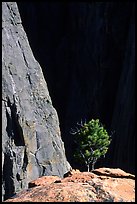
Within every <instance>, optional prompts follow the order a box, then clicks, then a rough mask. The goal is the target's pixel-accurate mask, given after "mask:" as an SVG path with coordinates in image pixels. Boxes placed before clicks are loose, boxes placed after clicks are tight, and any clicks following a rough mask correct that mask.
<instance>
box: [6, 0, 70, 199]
mask: <svg viewBox="0 0 137 204" xmlns="http://www.w3.org/2000/svg"><path fill="white" fill-rule="evenodd" d="M2 170H3V171H2V174H3V189H2V191H3V199H7V198H9V197H10V196H12V195H13V194H14V193H16V192H19V191H20V190H21V189H24V188H27V187H28V182H30V181H31V180H34V179H36V178H38V177H40V176H43V175H58V176H60V177H63V175H64V173H66V172H68V171H69V170H70V165H69V163H68V162H67V159H66V156H65V149H64V143H63V141H62V139H61V134H60V128H59V120H58V116H57V112H56V110H55V109H54V107H53V105H52V101H51V98H50V96H49V92H48V88H47V84H46V81H45V79H44V76H43V73H42V69H41V67H40V65H39V63H38V62H37V61H36V60H35V58H34V56H33V53H32V51H31V48H30V46H29V42H28V39H27V36H26V33H25V32H24V29H23V27H22V23H21V19H20V15H19V12H18V8H17V5H16V3H15V2H3V3H2Z"/></svg>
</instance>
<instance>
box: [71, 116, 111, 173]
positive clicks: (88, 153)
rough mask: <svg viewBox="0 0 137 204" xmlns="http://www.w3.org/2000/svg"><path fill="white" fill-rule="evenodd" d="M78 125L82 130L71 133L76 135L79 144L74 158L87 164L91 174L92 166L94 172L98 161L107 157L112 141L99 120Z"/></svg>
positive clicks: (78, 129) (77, 129)
mask: <svg viewBox="0 0 137 204" xmlns="http://www.w3.org/2000/svg"><path fill="white" fill-rule="evenodd" d="M78 125H80V128H76V130H75V131H74V130H72V132H71V133H72V134H74V135H75V140H74V141H75V142H76V144H77V148H76V151H75V154H74V157H75V158H76V159H77V160H79V161H81V162H82V163H85V165H86V166H87V169H88V172H89V171H90V165H91V168H92V170H94V165H95V163H96V161H97V160H98V159H99V158H100V157H101V156H105V154H106V153H107V151H108V146H109V145H110V142H111V139H110V136H109V135H108V133H107V131H106V130H105V128H104V127H103V125H102V124H101V123H100V122H99V119H96V120H94V119H92V120H91V121H89V122H88V123H86V122H85V123H84V124H82V123H81V124H78Z"/></svg>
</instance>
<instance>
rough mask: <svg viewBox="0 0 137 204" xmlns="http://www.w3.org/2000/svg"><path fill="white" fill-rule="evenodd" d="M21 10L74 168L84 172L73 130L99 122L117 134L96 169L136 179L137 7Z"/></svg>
mask: <svg viewBox="0 0 137 204" xmlns="http://www.w3.org/2000/svg"><path fill="white" fill-rule="evenodd" d="M18 5H19V10H20V13H21V16H22V20H23V24H24V27H25V30H26V32H27V34H28V37H29V41H30V43H31V45H32V49H33V51H34V53H35V56H37V59H38V60H39V62H40V63H41V65H42V68H43V73H45V78H46V81H47V83H48V87H49V90H50V94H51V98H52V102H53V104H54V106H55V107H56V109H57V112H58V115H59V118H60V123H61V132H62V138H63V140H64V143H65V150H66V154H67V158H68V160H69V161H70V163H71V164H72V166H73V168H79V167H80V166H78V165H79V164H76V161H74V160H73V150H74V148H75V144H74V142H73V136H72V135H71V134H69V131H70V129H71V128H73V127H75V125H76V123H77V122H79V121H80V120H81V119H83V120H85V119H86V120H89V119H92V118H99V119H100V121H101V122H102V123H103V124H104V125H105V126H106V128H107V130H108V131H109V132H110V134H111V131H112V132H114V134H113V135H112V143H111V146H110V150H109V152H108V154H107V155H106V159H105V160H102V161H101V160H100V162H98V163H97V164H96V165H99V166H102V164H103V165H104V164H105V166H109V167H112V166H113V167H118V168H119V167H120V168H122V169H124V170H125V171H128V172H132V173H135V77H134V76H135V57H134V55H135V4H134V2H132V1H131V2H130V1H129V2H64V3H63V2H40V3H39V4H37V3H34V2H26V3H25V2H19V3H18ZM45 58H46V60H45ZM68 144H69V145H68ZM70 149H71V151H70ZM81 168H83V166H82V167H81Z"/></svg>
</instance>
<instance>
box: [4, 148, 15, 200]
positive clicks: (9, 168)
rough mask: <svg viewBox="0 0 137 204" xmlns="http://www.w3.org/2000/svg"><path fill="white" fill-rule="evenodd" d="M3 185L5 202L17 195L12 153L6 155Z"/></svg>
mask: <svg viewBox="0 0 137 204" xmlns="http://www.w3.org/2000/svg"><path fill="white" fill-rule="evenodd" d="M3 185H4V191H5V194H4V200H6V199H7V198H9V197H10V196H12V195H13V194H14V193H15V187H14V179H13V160H12V157H11V153H10V151H8V152H6V153H4V165H3Z"/></svg>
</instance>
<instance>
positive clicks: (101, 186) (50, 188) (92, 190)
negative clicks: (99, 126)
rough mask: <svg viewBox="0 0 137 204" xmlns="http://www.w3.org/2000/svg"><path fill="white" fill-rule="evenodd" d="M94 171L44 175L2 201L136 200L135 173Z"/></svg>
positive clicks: (106, 169)
mask: <svg viewBox="0 0 137 204" xmlns="http://www.w3.org/2000/svg"><path fill="white" fill-rule="evenodd" d="M93 172H94V173H93ZM93 172H80V171H78V170H77V171H75V170H72V171H71V172H70V173H68V175H69V176H68V177H65V178H63V179H61V178H59V177H58V176H43V177H41V178H39V179H37V180H35V181H32V182H30V184H29V186H30V187H31V188H29V189H28V190H24V191H22V192H20V193H18V194H17V195H16V196H14V197H13V198H10V199H8V200H6V201H4V202H111V201H113V202H120V201H123V202H134V201H135V180H134V178H135V176H134V175H132V174H128V173H126V172H124V171H122V170H121V169H110V168H100V169H96V170H95V171H93ZM96 173H97V174H98V175H97V174H96ZM99 174H100V175H99ZM33 186H34V187H33ZM32 187H33V188H32Z"/></svg>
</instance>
